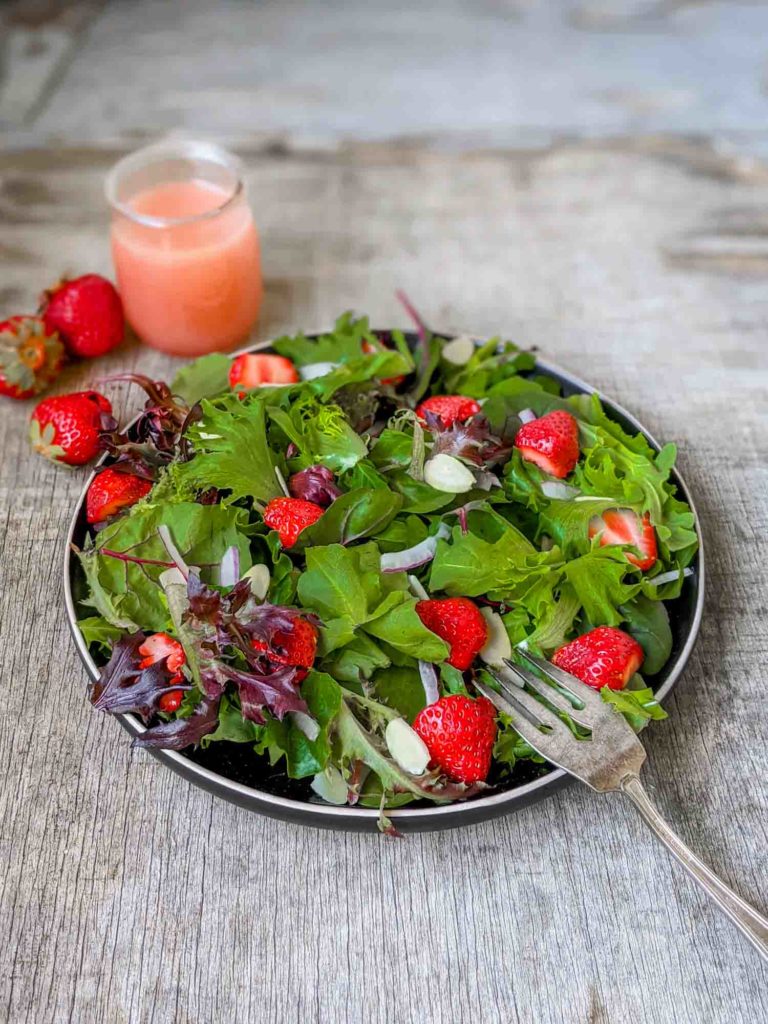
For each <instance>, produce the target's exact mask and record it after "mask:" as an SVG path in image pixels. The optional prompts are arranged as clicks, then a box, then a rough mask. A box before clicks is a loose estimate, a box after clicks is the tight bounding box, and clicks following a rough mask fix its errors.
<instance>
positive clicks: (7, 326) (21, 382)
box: [0, 316, 64, 399]
mask: <svg viewBox="0 0 768 1024" xmlns="http://www.w3.org/2000/svg"><path fill="white" fill-rule="evenodd" d="M63 361H64V346H63V345H62V344H61V342H60V341H59V336H58V335H57V334H56V332H55V331H49V330H48V328H47V327H46V326H45V324H44V323H43V321H42V320H41V319H40V317H38V316H12V317H10V318H9V319H8V320H4V321H3V322H2V323H1V324H0V395H8V396H9V398H19V399H22V398H31V397H32V396H33V395H39V394H40V392H41V391H45V389H46V388H47V387H48V386H49V385H50V384H51V383H52V381H53V380H54V378H55V377H56V374H57V373H58V372H59V370H60V369H61V364H62V362H63Z"/></svg>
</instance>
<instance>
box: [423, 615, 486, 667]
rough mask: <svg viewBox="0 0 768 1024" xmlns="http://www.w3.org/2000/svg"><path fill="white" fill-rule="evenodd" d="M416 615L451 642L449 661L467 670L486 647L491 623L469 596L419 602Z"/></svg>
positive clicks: (443, 638) (429, 627)
mask: <svg viewBox="0 0 768 1024" xmlns="http://www.w3.org/2000/svg"><path fill="white" fill-rule="evenodd" d="M416 614H417V615H418V616H419V618H420V619H421V621H422V622H423V623H424V625H425V626H426V627H427V629H430V630H432V632H433V633H436V634H437V635H438V636H439V637H440V638H441V640H445V642H446V643H447V644H450V647H451V652H450V655H449V656H448V659H447V661H448V664H449V665H453V667H454V668H458V669H460V670H461V671H462V672H464V671H465V670H466V669H468V668H469V666H470V665H471V664H472V662H473V661H474V660H475V657H476V655H477V654H478V652H479V651H480V650H481V649H482V648H483V647H485V643H486V641H487V639H488V623H487V622H486V620H485V619H484V618H483V616H482V614H481V613H480V609H479V608H478V607H477V605H475V604H473V603H472V602H471V601H470V600H469V598H467V597H444V598H439V599H435V600H429V601H418V602H417V604H416Z"/></svg>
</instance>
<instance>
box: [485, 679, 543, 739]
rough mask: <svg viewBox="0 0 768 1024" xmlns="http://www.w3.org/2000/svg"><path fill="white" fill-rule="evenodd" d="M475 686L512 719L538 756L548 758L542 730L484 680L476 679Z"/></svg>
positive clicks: (517, 729)
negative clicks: (543, 743)
mask: <svg viewBox="0 0 768 1024" xmlns="http://www.w3.org/2000/svg"><path fill="white" fill-rule="evenodd" d="M474 686H475V689H476V690H478V691H479V692H480V693H482V695H483V696H484V697H487V698H488V700H489V701H490V702H491V704H493V706H494V707H495V708H496V709H497V710H498V711H503V712H504V714H505V715H509V717H510V718H511V719H512V724H513V725H514V727H515V730H516V731H517V732H518V733H519V734H520V735H521V736H522V737H523V739H524V740H525V741H526V742H527V743H529V744H530V745H531V746H532V747H533V749H534V750H535V751H536V752H537V753H538V754H541V756H542V757H546V756H547V755H546V753H545V752H544V750H543V749H541V748H542V743H541V741H542V740H546V736H545V734H544V733H543V732H541V730H540V729H537V728H536V726H535V725H534V724H533V723H532V722H531V721H530V720H529V719H528V718H526V717H525V716H524V715H523V714H522V713H521V712H520V711H519V710H518V709H517V708H515V707H513V706H512V704H511V703H510V702H509V701H508V700H507V699H506V697H503V696H502V695H501V694H500V693H497V692H496V690H493V689H491V687H490V686H487V685H486V684H485V683H484V682H482V680H480V679H475V680H474Z"/></svg>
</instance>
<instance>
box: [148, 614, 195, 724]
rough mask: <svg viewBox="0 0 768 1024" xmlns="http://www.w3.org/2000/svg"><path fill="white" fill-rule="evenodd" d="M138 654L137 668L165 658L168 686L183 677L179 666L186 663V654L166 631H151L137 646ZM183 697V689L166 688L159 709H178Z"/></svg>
mask: <svg viewBox="0 0 768 1024" xmlns="http://www.w3.org/2000/svg"><path fill="white" fill-rule="evenodd" d="M139 654H140V655H141V656H142V660H141V661H140V662H139V668H149V666H150V665H156V664H157V662H158V661H163V659H165V667H166V668H167V669H168V671H169V672H170V673H172V675H171V679H170V680H169V682H168V685H169V686H174V685H178V684H179V683H181V682H182V680H183V679H184V676H183V674H182V672H181V667H182V665H185V664H186V661H187V656H186V655H185V653H184V648H183V647H182V646H181V644H180V643H179V641H178V640H174V639H173V637H170V636H168V634H167V633H153V634H152V636H149V637H147V639H146V640H145V641H144V643H143V644H142V645H141V646H140V647H139ZM183 697H184V691H183V690H168V692H167V693H164V694H163V695H162V697H161V698H160V700H159V701H158V707H159V708H160V710H161V711H166V712H169V713H170V712H172V711H178V709H179V707H180V706H181V702H182V700H183Z"/></svg>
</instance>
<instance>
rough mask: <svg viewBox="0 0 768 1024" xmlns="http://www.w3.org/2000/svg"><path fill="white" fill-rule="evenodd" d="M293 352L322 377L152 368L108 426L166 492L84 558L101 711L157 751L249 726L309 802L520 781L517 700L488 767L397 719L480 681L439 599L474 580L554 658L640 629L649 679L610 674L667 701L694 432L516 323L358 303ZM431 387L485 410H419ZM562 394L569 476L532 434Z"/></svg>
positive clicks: (459, 594)
mask: <svg viewBox="0 0 768 1024" xmlns="http://www.w3.org/2000/svg"><path fill="white" fill-rule="evenodd" d="M273 348H274V351H275V352H276V353H278V355H280V356H282V357H284V359H287V360H290V362H291V363H292V364H293V366H294V367H295V368H296V369H297V371H298V375H301V377H302V378H303V379H297V380H296V382H295V383H289V384H286V385H282V386H270V387H267V386H265V387H256V388H253V389H251V390H247V391H246V390H243V389H238V388H232V387H231V386H230V384H229V376H228V375H229V372H230V365H231V364H230V360H229V358H228V357H224V356H218V355H214V356H206V357H203V358H202V359H200V360H198V361H197V362H196V363H193V364H191V365H190V366H188V367H186V368H185V369H183V370H182V371H181V372H180V373H179V375H178V377H177V379H176V380H175V381H174V383H173V386H172V387H171V388H168V387H166V386H165V385H163V384H162V383H160V382H153V381H148V380H146V379H143V378H142V379H139V380H138V383H140V384H141V385H142V386H143V387H144V388H145V390H146V391H147V394H148V400H147V405H146V410H145V413H144V414H143V416H142V419H141V421H140V422H139V425H138V427H137V429H136V430H135V431H134V432H132V433H131V434H130V436H128V435H126V434H122V433H120V432H119V430H117V428H116V429H115V430H114V431H112V432H111V433H109V434H105V436H104V447H106V448H107V450H108V451H110V452H111V453H112V455H113V456H114V457H115V458H116V460H117V463H116V467H117V469H118V470H122V471H124V472H130V473H135V474H137V475H139V476H141V477H143V478H144V479H150V480H151V481H152V483H153V486H152V489H151V491H150V492H149V493H148V494H147V495H146V497H144V498H143V499H142V500H139V501H138V502H136V503H135V504H133V505H132V506H131V507H129V508H126V509H125V510H124V511H122V512H120V513H119V514H117V515H113V516H111V517H110V518H108V519H106V520H105V521H104V522H100V523H98V524H97V526H98V528H97V529H96V530H95V531H94V532H93V533H92V534H90V535H89V537H88V539H87V541H86V543H85V544H84V546H83V549H82V550H81V551H80V552H79V559H80V565H81V567H82V574H83V587H82V593H81V595H80V598H81V600H80V613H81V617H80V621H79V625H80V629H81V631H82V634H83V636H84V638H85V640H86V642H87V643H88V644H89V646H90V649H91V651H92V653H93V654H94V657H96V659H97V661H99V662H100V663H101V664H103V665H104V666H105V667H104V669H103V670H102V675H101V678H100V679H99V681H98V682H97V683H96V684H95V685H94V686H93V688H92V693H91V700H92V702H93V703H94V705H95V706H96V707H97V708H99V709H101V710H104V711H107V712H111V713H122V712H134V713H135V714H138V715H139V716H141V717H142V718H143V720H144V722H145V724H146V725H147V726H148V728H147V731H146V732H144V733H143V735H142V736H141V737H139V739H138V740H137V741H135V742H136V744H137V745H138V746H150V745H155V746H160V747H168V748H172V749H185V748H187V747H189V746H190V745H191V744H198V745H201V746H202V747H208V746H209V745H211V744H216V743H220V742H222V741H228V742H230V743H234V744H247V745H248V746H249V747H250V748H252V749H253V750H254V751H255V752H256V753H258V754H260V755H263V756H264V757H265V758H268V759H269V761H270V762H271V763H272V764H274V765H279V766H281V767H282V769H283V770H284V771H285V773H287V775H288V776H289V777H291V778H294V779H307V780H311V781H312V786H313V790H314V793H315V794H317V795H315V796H313V797H312V798H313V799H320V798H324V799H329V800H331V801H332V802H337V803H339V802H348V803H350V804H354V803H357V802H359V803H360V804H361V805H364V806H380V807H382V808H387V807H397V806H401V805H402V804H404V803H407V802H409V801H412V800H430V801H446V800H453V799H459V798H466V797H468V796H472V795H473V794H475V793H478V792H480V791H482V790H483V789H484V788H485V787H486V786H488V785H500V784H506V785H509V784H514V780H515V778H516V774H515V773H516V772H517V771H519V768H520V765H521V763H525V762H528V763H529V764H530V763H531V762H533V763H534V764H535V763H536V762H540V760H541V759H540V758H538V757H537V755H536V754H535V753H534V752H533V751H532V750H531V748H530V747H529V746H528V745H527V744H526V743H525V742H523V741H522V740H521V738H520V737H519V736H518V735H517V734H516V733H515V731H514V729H513V728H512V725H511V723H510V722H509V721H508V720H506V719H505V716H503V715H500V716H498V717H497V718H496V721H495V724H493V723H492V725H491V729H492V732H491V734H490V735H491V742H492V744H493V749H492V767H491V770H490V774H489V775H488V777H487V778H486V779H473V781H470V782H467V781H462V778H461V777H460V773H459V777H458V778H457V777H456V776H455V775H454V776H452V775H451V773H450V772H447V771H445V770H444V768H443V767H442V766H441V765H440V764H439V763H437V764H436V763H435V758H434V757H432V759H431V760H430V763H429V764H428V765H427V766H426V767H423V766H421V765H417V767H423V770H421V771H415V770H409V766H410V767H411V768H413V765H411V764H410V761H409V758H408V757H407V756H406V755H405V754H403V748H402V745H401V747H400V748H398V746H397V744H396V743H395V742H394V741H393V740H392V737H394V735H395V732H397V728H399V726H398V727H397V728H395V727H392V728H390V727H391V726H392V723H393V722H396V721H397V722H400V721H401V720H404V722H405V723H407V724H408V725H409V726H410V725H412V724H413V723H414V721H415V720H416V719H417V716H419V714H420V713H421V712H422V711H423V709H424V708H425V706H426V705H428V704H429V705H432V704H434V703H435V701H437V700H440V699H444V698H445V697H448V696H463V697H470V698H474V697H475V696H476V694H475V691H474V690H473V678H475V677H476V674H477V673H484V671H485V667H486V665H487V661H486V660H484V658H483V650H481V651H479V653H478V656H477V657H473V660H472V662H471V664H470V665H469V667H467V668H464V667H463V665H460V667H457V665H456V664H452V663H451V662H452V661H457V659H456V658H455V657H452V643H453V642H454V641H453V639H452V637H451V636H450V635H448V634H447V633H443V635H442V636H441V635H438V632H435V631H433V630H432V629H430V628H428V626H427V625H425V619H426V616H425V615H423V614H422V610H421V608H420V605H421V604H423V602H424V601H425V600H429V601H431V602H439V601H445V599H447V598H461V599H469V600H470V601H471V602H472V604H473V605H474V606H476V609H479V610H480V612H481V613H482V616H483V620H484V621H485V622H486V623H487V624H488V630H487V634H488V635H487V637H486V640H487V644H483V636H485V634H483V636H481V638H480V640H479V641H478V643H479V644H482V645H483V647H484V648H485V647H487V648H488V650H489V651H490V650H499V649H500V650H501V651H502V652H507V651H509V652H510V653H511V651H513V650H514V648H515V647H516V645H519V644H522V643H524V644H526V645H527V647H528V649H529V650H531V651H534V652H536V653H539V654H541V655H543V656H545V657H551V656H552V655H553V653H554V652H555V651H557V650H558V649H559V648H561V647H563V645H565V644H567V643H568V642H569V641H572V640H573V639H574V638H576V637H578V636H581V635H584V634H588V633H589V631H590V630H593V629H594V628H595V627H601V626H607V627H614V628H618V629H620V630H622V631H623V632H624V633H626V634H629V636H630V637H632V638H634V640H636V641H637V642H638V643H639V645H640V647H641V648H642V668H641V671H642V675H640V674H639V673H636V674H634V675H633V676H632V677H631V678H630V679H629V681H628V682H627V684H626V685H625V686H622V688H610V687H609V686H604V687H603V688H602V691H601V692H602V694H603V696H604V698H605V699H606V700H609V701H611V702H612V703H613V704H614V705H615V707H616V708H617V710H618V711H619V712H621V713H623V714H625V715H626V716H627V718H628V719H629V720H630V721H631V722H632V724H633V725H635V726H636V727H640V726H642V724H644V722H645V721H647V720H648V719H649V718H660V717H664V713H663V711H662V710H661V708H660V707H659V705H658V704H657V703H656V702H655V700H654V698H653V690H652V686H651V685H650V682H652V679H653V676H655V675H656V674H657V673H658V672H659V671H660V670H661V669H662V668H663V667H664V664H665V663H666V661H667V659H668V658H669V656H670V652H671V649H672V633H671V630H670V625H669V618H668V614H667V609H666V607H665V602H667V601H669V600H673V599H674V598H676V597H677V596H678V595H679V593H680V590H681V587H682V584H683V579H684V575H685V570H686V568H687V567H688V566H689V564H690V562H691V560H692V559H693V556H694V553H695V551H696V547H697V537H696V532H695V528H694V518H693V515H692V513H691V510H690V509H689V507H688V506H687V505H686V504H685V502H684V501H682V500H681V499H680V498H679V497H677V496H676V493H675V487H674V485H673V484H672V483H671V482H670V472H671V470H672V467H673V464H674V460H675V447H674V445H667V446H665V447H664V448H663V449H662V450H661V451H660V452H658V453H657V452H656V451H654V450H653V449H652V448H651V447H650V446H649V445H648V443H647V442H646V440H645V438H644V437H643V436H642V435H640V434H629V433H627V432H625V431H624V430H623V429H622V427H621V426H620V425H619V424H618V423H617V422H615V421H614V420H613V419H611V418H610V417H609V416H608V415H607V414H606V412H605V411H604V409H603V408H602V406H601V403H600V401H599V400H598V398H597V397H596V396H594V395H572V396H570V397H567V398H566V397H563V396H562V395H561V394H560V391H559V388H558V385H557V383H556V382H555V381H554V380H553V379H552V378H550V377H547V376H542V375H540V374H537V372H536V367H535V359H534V357H533V356H532V354H531V353H530V352H526V351H521V350H519V349H518V348H517V347H516V346H515V345H513V344H511V343H509V342H503V341H501V340H500V339H498V338H493V339H491V340H490V341H488V342H487V343H486V344H484V345H481V346H479V347H476V346H475V345H474V344H472V343H471V342H470V341H469V339H458V340H454V341H452V342H446V341H445V340H444V339H441V338H439V337H436V336H433V335H431V334H429V332H427V331H425V330H421V331H420V338H419V342H418V344H417V346H416V348H415V350H414V351H413V352H412V351H411V350H410V349H409V346H408V345H407V344H406V340H405V338H404V337H403V335H402V334H400V333H399V332H397V331H392V332H388V333H386V334H382V333H374V332H373V331H372V330H371V329H370V328H369V325H368V321H367V320H366V319H365V318H359V319H356V318H354V317H353V316H352V315H351V314H346V315H344V316H342V317H340V318H339V320H338V321H337V323H336V325H335V329H334V330H333V331H332V332H330V333H328V334H326V335H323V336H321V337H319V338H306V337H304V336H303V335H298V336H296V337H285V338H281V339H279V340H278V341H277V342H275V343H274V346H273ZM298 375H297V376H298ZM429 396H463V398H465V399H467V400H473V401H472V402H471V404H470V405H468V406H467V410H478V411H475V412H470V414H469V415H462V416H459V417H458V418H456V419H455V420H454V421H453V422H446V421H450V417H446V418H445V419H444V418H442V417H441V416H440V415H435V414H424V413H420V414H418V415H417V413H416V411H415V410H416V409H417V408H420V403H422V402H423V401H424V400H425V399H427V398H428V397H429ZM554 411H564V412H567V413H569V414H570V415H571V416H572V417H574V418H575V423H576V427H577V435H575V436H577V443H578V452H577V457H578V461H577V462H576V464H575V466H574V467H573V468H572V470H571V471H570V472H569V473H568V474H567V476H565V477H561V478H556V477H553V476H552V475H551V474H548V473H546V472H544V471H543V470H542V469H541V468H540V466H539V465H537V464H536V462H535V461H531V460H530V459H529V458H527V457H526V456H525V453H524V449H523V450H521V447H518V446H516V444H515V438H516V436H517V435H518V432H519V431H520V430H521V427H522V426H523V424H524V422H530V421H531V419H533V418H534V417H535V418H536V419H537V420H539V421H540V418H542V417H544V416H546V415H547V414H549V413H552V412H554ZM521 414H522V415H521ZM287 496H290V498H291V500H297V501H298V502H299V504H300V505H301V509H304V506H311V507H312V508H314V509H315V512H314V513H312V514H311V515H310V517H309V519H308V520H307V525H303V524H304V521H303V520H302V521H301V523H300V524H299V527H298V532H297V533H296V535H295V541H294V542H293V543H292V544H290V545H288V544H286V543H283V541H284V540H285V539H286V537H287V534H286V533H285V532H284V527H283V525H280V527H279V529H271V528H270V525H269V522H270V512H269V511H268V510H275V512H274V516H273V518H272V520H271V521H272V522H273V524H274V523H278V522H279V523H280V524H282V522H283V521H282V520H281V519H279V516H277V511H278V510H282V511H281V512H280V515H286V514H288V512H291V514H292V510H293V509H294V506H293V505H290V504H289V505H286V504H285V502H286V497H287ZM281 501H282V503H283V504H282V505H281ZM295 508H296V509H299V506H298V505H297V506H295ZM301 509H299V511H301ZM610 510H621V514H622V515H624V516H628V515H632V516H633V521H635V522H638V523H640V522H642V523H644V524H645V527H646V529H647V531H649V532H650V535H651V538H652V539H653V540H654V550H653V553H652V558H651V560H652V564H651V565H649V566H647V563H648V559H644V558H642V557H641V555H642V554H643V553H642V552H639V551H638V550H637V549H636V548H635V547H634V546H633V545H632V544H631V543H630V544H629V545H627V544H617V543H606V541H605V536H604V535H603V534H601V533H600V532H597V533H596V532H595V528H594V524H595V522H598V523H601V524H602V522H603V521H602V520H601V519H600V517H601V516H602V515H603V514H605V513H608V512H609V511H610ZM304 511H306V509H304ZM302 514H304V513H303V512H302ZM265 517H266V519H265ZM634 517H636V519H635V518H634ZM294 528H296V527H295V525H294ZM281 537H282V540H281ZM646 566H647V567H646ZM445 607H448V606H445ZM457 607H458V606H457ZM457 628H458V627H457ZM480 628H481V630H482V629H485V626H483V625H482V622H481V627H480ZM500 631H501V632H500ZM156 634H164V635H165V636H166V638H168V639H167V641H166V642H172V643H173V644H175V645H176V646H175V647H174V650H176V652H177V657H176V662H175V663H174V664H173V669H174V671H173V672H171V658H170V657H169V658H168V659H167V660H166V658H165V657H160V658H159V660H157V658H155V660H153V658H152V657H151V656H150V657H146V656H143V655H146V651H147V650H148V648H147V647H146V644H147V642H148V638H152V637H153V636H154V635H156ZM502 634H503V635H502ZM491 641H493V642H491ZM178 645H180V646H178ZM494 645H495V646H494ZM499 645H500V646H499ZM170 649H171V648H170V647H169V648H167V650H168V651H170ZM299 650H301V652H302V653H301V654H299V653H298V651H299ZM292 651H293V655H291V652H292ZM473 654H474V649H473V651H472V652H471V653H470V657H472V656H473ZM488 659H489V660H491V661H492V656H491V655H490V654H489V655H488ZM179 665H181V668H179V667H178V666H179ZM649 681H650V682H649ZM169 687H172V688H173V691H172V692H173V694H174V695H175V697H174V699H173V700H169V699H168V695H169ZM457 706H458V705H457ZM401 731H402V734H403V736H405V737H406V739H408V736H409V732H408V731H405V730H401ZM406 746H407V743H406ZM430 749H431V748H430ZM417 760H418V758H417ZM540 770H541V771H544V770H545V769H544V768H543V767H542V768H541V769H540ZM382 821H383V822H384V824H385V826H386V825H387V820H386V818H385V816H384V815H383V812H382Z"/></svg>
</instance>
